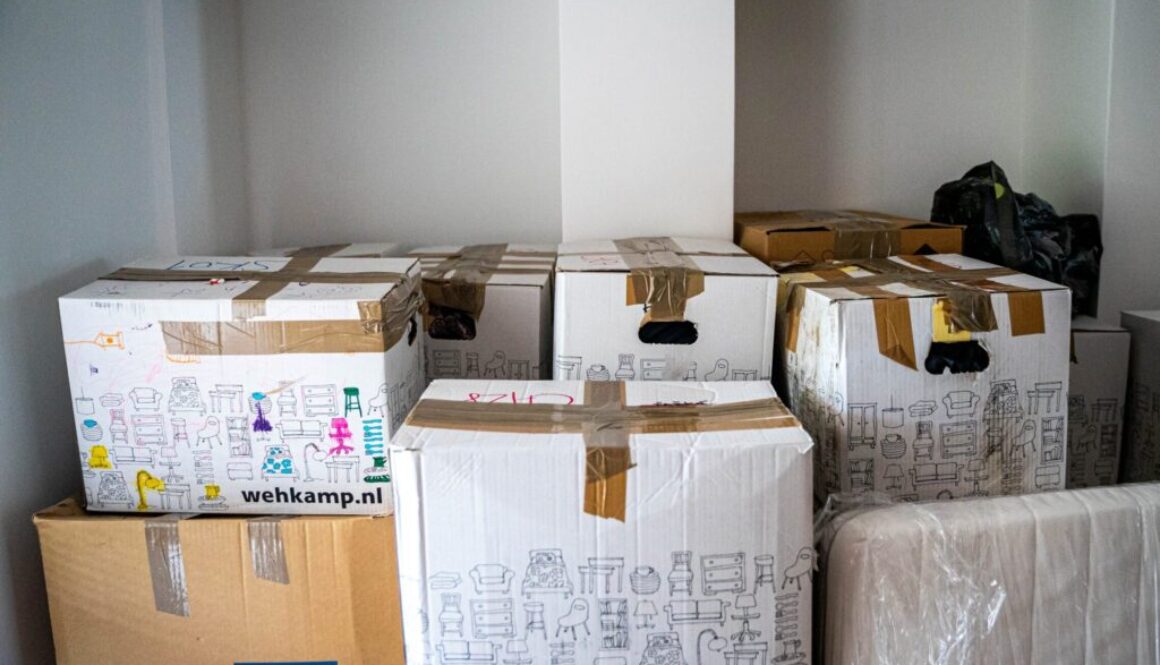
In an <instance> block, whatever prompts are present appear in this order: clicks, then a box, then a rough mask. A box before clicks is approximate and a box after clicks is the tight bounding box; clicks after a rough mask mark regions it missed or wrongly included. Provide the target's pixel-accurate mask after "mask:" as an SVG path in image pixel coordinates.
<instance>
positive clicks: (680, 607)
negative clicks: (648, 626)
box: [665, 600, 729, 629]
mask: <svg viewBox="0 0 1160 665" xmlns="http://www.w3.org/2000/svg"><path fill="white" fill-rule="evenodd" d="M727 607H729V603H728V602H725V601H721V600H674V601H671V602H669V603H668V604H667V605H665V616H667V617H668V620H669V628H670V629H672V628H673V627H674V626H679V625H681V624H686V623H716V624H720V625H721V626H724V625H725V609H726V608H727Z"/></svg>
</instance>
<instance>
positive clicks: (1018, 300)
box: [785, 256, 1046, 369]
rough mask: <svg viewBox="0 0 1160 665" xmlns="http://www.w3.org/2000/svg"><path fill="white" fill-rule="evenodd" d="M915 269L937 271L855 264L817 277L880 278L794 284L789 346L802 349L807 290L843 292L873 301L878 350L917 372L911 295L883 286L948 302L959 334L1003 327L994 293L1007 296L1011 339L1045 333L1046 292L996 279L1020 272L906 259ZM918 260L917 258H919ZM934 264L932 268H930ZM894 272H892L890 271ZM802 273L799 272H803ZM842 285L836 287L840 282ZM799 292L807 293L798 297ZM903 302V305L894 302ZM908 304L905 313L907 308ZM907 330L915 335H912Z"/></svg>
mask: <svg viewBox="0 0 1160 665" xmlns="http://www.w3.org/2000/svg"><path fill="white" fill-rule="evenodd" d="M903 258H904V260H906V261H908V262H911V263H912V264H914V265H921V266H922V267H930V268H932V271H931V272H916V271H913V270H912V269H911V268H908V267H907V266H904V265H899V264H898V263H897V262H894V261H883V260H875V259H871V260H855V261H846V262H837V263H835V264H822V265H820V266H818V268H817V269H816V270H814V271H813V272H812V274H815V275H817V274H818V273H823V274H825V275H826V276H827V277H837V275H836V274H835V272H840V271H836V270H835V265H855V266H858V267H861V268H865V269H866V270H869V271H872V272H875V273H876V274H874V275H871V276H867V277H854V276H849V275H848V276H847V279H845V280H841V279H840V278H839V279H832V280H831V281H828V282H827V281H805V280H802V281H796V282H792V283H791V284H790V289H791V291H790V294H789V296H788V298H787V301H786V317H787V318H786V325H787V327H788V328H787V331H786V338H785V340H786V341H785V347H786V349H787V350H789V351H796V350H797V338H798V335H799V331H798V328H799V327H800V325H801V308H802V306H803V305H804V303H805V295H804V290H806V289H833V288H844V289H847V290H849V291H851V292H853V293H856V294H858V295H859V296H860V297H864V298H872V299H874V315H875V328H876V330H877V333H878V348H879V351H880V352H881V353H882V354H883V355H884V356H886V357H888V358H890V359H891V360H894V361H895V362H898V363H900V364H902V365H904V366H906V367H909V368H911V369H917V367H916V357H915V352H914V340H913V329H912V326H911V323H910V311H909V305H907V300H908V298H907V296H904V295H900V294H897V293H893V292H891V291H889V290H886V289H882V288H880V287H882V286H885V285H888V284H901V285H906V286H910V287H914V288H918V289H922V290H924V291H927V292H928V294H929V295H933V296H937V297H940V298H941V299H943V300H945V301H946V302H947V304H948V307H947V314H948V319H949V323H950V325H951V327H952V328H953V329H954V330H958V331H961V330H965V331H970V332H989V331H993V330H997V329H998V321H997V319H996V317H995V311H994V306H993V305H992V302H991V296H992V294H993V293H1005V294H1007V304H1008V311H1009V313H1010V316H1011V334H1012V336H1020V335H1030V334H1039V333H1042V332H1044V331H1045V329H1046V327H1045V324H1044V314H1043V294H1042V293H1041V292H1040V291H1036V290H1030V289H1025V288H1022V287H1018V286H1013V285H1011V284H1004V283H1001V282H996V281H994V280H993V279H992V278H994V277H1004V276H1009V275H1016V274H1019V273H1017V272H1015V271H1013V270H1010V269H1007V268H985V269H980V270H960V269H957V268H953V267H952V266H947V265H946V264H943V263H939V262H937V261H933V260H930V259H927V258H926V257H913V256H907V257H903ZM916 259H917V260H916ZM927 263H929V264H932V265H931V266H927V265H926V264H927ZM934 264H937V266H939V267H938V268H933V265H934ZM887 271H892V272H887ZM799 272H800V271H799ZM835 282H837V283H835ZM799 292H802V293H800V294H799ZM893 301H898V302H900V303H902V304H889V303H891V302H893ZM904 305H905V306H906V309H905V314H904V313H903V306H904ZM907 331H909V332H910V334H909V335H907V334H906V333H907Z"/></svg>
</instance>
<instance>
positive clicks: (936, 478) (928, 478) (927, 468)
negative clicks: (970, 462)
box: [909, 462, 960, 489]
mask: <svg viewBox="0 0 1160 665" xmlns="http://www.w3.org/2000/svg"><path fill="white" fill-rule="evenodd" d="M909 471H910V482H911V484H912V485H914V488H915V489H918V488H919V487H921V486H924V485H939V484H944V483H945V484H957V483H958V482H959V473H960V467H959V464H958V463H956V462H937V463H936V462H924V463H922V464H915V465H914V466H913V467H912V468H911V469H909Z"/></svg>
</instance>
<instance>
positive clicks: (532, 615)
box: [524, 602, 548, 640]
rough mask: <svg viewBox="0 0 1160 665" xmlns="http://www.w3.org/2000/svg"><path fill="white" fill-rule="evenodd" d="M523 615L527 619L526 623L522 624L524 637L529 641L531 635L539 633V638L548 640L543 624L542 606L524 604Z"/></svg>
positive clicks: (537, 603) (546, 630)
mask: <svg viewBox="0 0 1160 665" xmlns="http://www.w3.org/2000/svg"><path fill="white" fill-rule="evenodd" d="M524 614H525V615H527V617H528V620H527V623H525V624H524V635H526V636H527V637H528V638H529V639H530V638H531V637H532V635H533V634H535V633H536V632H539V633H540V637H542V638H544V639H545V640H546V639H548V628H547V626H546V625H545V624H544V604H543V603H539V602H536V603H524Z"/></svg>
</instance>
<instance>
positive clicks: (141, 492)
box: [137, 469, 165, 510]
mask: <svg viewBox="0 0 1160 665" xmlns="http://www.w3.org/2000/svg"><path fill="white" fill-rule="evenodd" d="M145 490H153V491H154V492H164V491H165V481H163V480H161V479H160V478H157V477H155V476H153V475H152V474H150V473H149V472H148V471H146V470H144V469H142V470H140V471H138V472H137V496H138V499H139V500H138V501H137V510H149V504H148V503H147V502H146V501H145Z"/></svg>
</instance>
